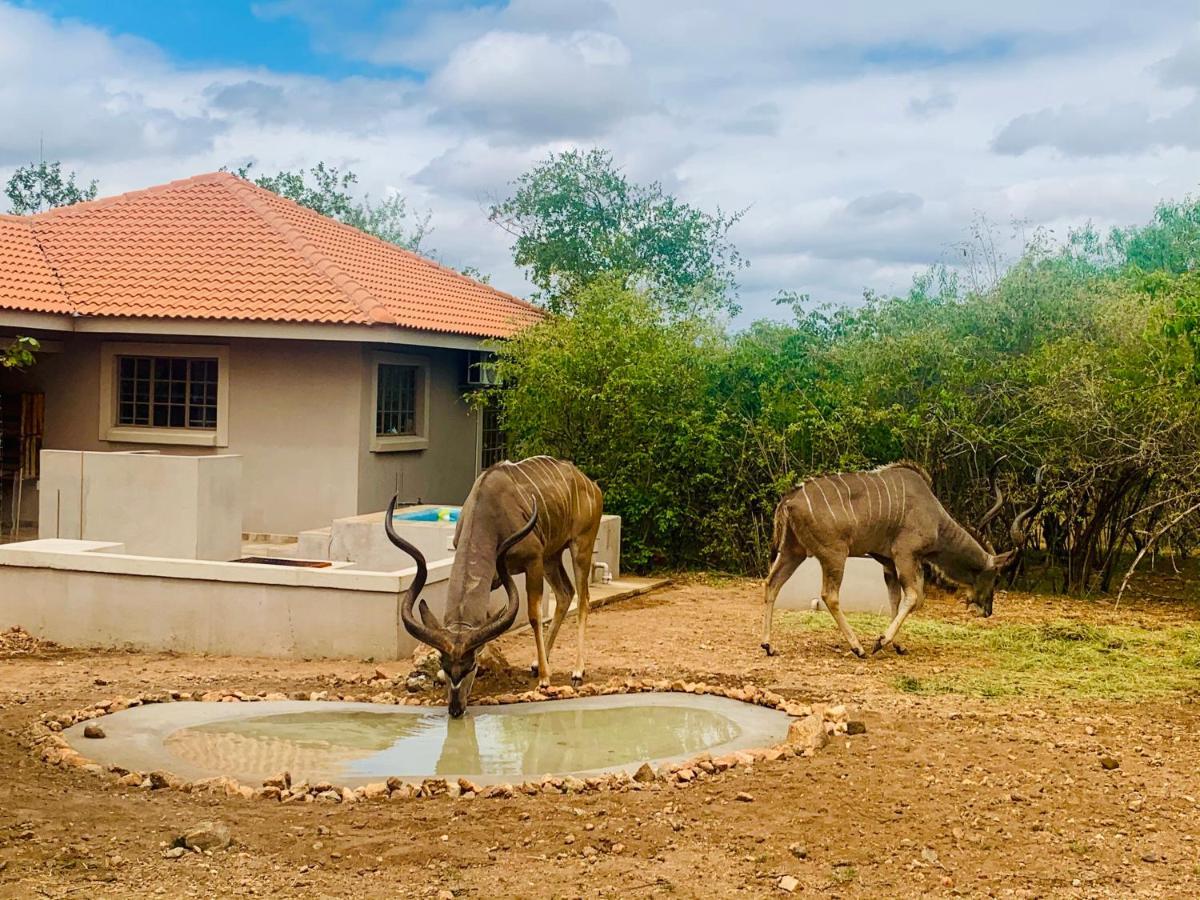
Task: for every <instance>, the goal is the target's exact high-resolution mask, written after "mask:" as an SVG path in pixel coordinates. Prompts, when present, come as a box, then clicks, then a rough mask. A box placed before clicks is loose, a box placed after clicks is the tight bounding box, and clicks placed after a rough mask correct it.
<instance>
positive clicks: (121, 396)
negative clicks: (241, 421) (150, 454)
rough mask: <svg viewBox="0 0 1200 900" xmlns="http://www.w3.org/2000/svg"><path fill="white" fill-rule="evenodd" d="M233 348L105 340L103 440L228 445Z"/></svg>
mask: <svg viewBox="0 0 1200 900" xmlns="http://www.w3.org/2000/svg"><path fill="white" fill-rule="evenodd" d="M228 364H229V350H228V348H226V347H215V346H209V345H202V344H115V343H114V344H103V345H102V346H101V351H100V366H101V371H100V440H102V441H113V442H117V443H142V444H187V445H191V446H201V447H225V446H228V444H229V440H228V433H229V429H228V421H227V411H228V406H229V403H228V384H227V381H228V375H227V373H228Z"/></svg>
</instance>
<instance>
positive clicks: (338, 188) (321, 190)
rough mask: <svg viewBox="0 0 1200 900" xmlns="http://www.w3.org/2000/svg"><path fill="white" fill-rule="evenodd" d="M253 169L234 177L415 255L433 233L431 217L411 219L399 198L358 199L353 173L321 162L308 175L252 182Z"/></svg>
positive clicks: (260, 178) (269, 177)
mask: <svg viewBox="0 0 1200 900" xmlns="http://www.w3.org/2000/svg"><path fill="white" fill-rule="evenodd" d="M252 168H253V164H252V163H251V164H247V165H244V166H242V167H240V168H238V169H237V170H235V172H234V174H235V175H237V176H238V177H239V178H245V179H247V180H253V181H254V183H255V184H256V185H258V186H259V187H261V188H266V189H267V190H268V191H272V192H273V193H276V194H279V196H281V197H286V198H287V199H289V200H292V201H294V202H295V203H299V204H300V205H301V206H307V207H308V208H309V209H311V210H313V211H314V212H318V213H320V214H321V215H323V216H329V218H331V219H337V220H338V221H339V222H344V223H345V224H347V225H350V226H352V227H354V228H357V229H359V230H360V231H365V232H366V233H367V234H371V235H374V236H375V237H377V238H379V239H380V240H382V241H387V242H388V243H389V244H396V245H397V246H400V247H404V248H405V249H406V250H412V251H414V252H416V251H418V250H420V247H421V241H422V240H424V239H425V237H427V236H428V234H429V232H430V227H429V218H430V214H429V213H428V212H426V213H425V214H424V215H423V216H412V215H411V214H410V212H409V209H408V201H407V200H405V199H404V197H402V196H400V195H399V194H393V195H392V196H390V197H387V198H385V199H384V200H381V201H379V202H374V201H372V200H371V198H370V196H369V195H368V196H364V197H363V198H362V199H361V200H359V199H357V198H356V197H355V196H354V194H353V193H352V191H351V188H352V187H353V186H354V185H355V184H357V183H358V176H357V175H355V174H354V173H353V172H350V171H346V172H342V171H341V170H339V169H338V168H337V167H336V166H327V165H325V163H323V162H319V163H317V164H316V165H315V166H313V167H312V168H311V169H309V170H308V171H305V170H303V169H298V170H296V171H294V172H292V171H283V172H276V173H275V174H274V175H260V176H258V177H257V178H254V179H251V178H250V170H251V169H252Z"/></svg>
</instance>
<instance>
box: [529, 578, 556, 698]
mask: <svg viewBox="0 0 1200 900" xmlns="http://www.w3.org/2000/svg"><path fill="white" fill-rule="evenodd" d="M525 592H526V595H527V597H528V601H527V602H528V607H529V627H530V628H531V629H532V630H533V642H534V644H535V645H537V662H536V663H535V665H536V667H537V668H536V671H535V674H536V675H537V679H538V687H549V686H550V661H549V659H548V657H547V655H546V642H545V640H544V639H543V637H542V563H541V561H540V560H537V561H535V562H533V563H531V564H530V565H529V568H527V569H526V570H525Z"/></svg>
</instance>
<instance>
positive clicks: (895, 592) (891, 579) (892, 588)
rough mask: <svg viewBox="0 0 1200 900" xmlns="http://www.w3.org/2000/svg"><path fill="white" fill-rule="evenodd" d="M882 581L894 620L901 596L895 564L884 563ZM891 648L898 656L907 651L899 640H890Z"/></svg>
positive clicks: (893, 619) (898, 611)
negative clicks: (885, 587) (885, 586)
mask: <svg viewBox="0 0 1200 900" xmlns="http://www.w3.org/2000/svg"><path fill="white" fill-rule="evenodd" d="M883 583H884V584H886V585H887V592H888V605H889V606H890V607H891V608H892V621H893V622H894V621H896V616H898V615H899V614H900V599H901V597H902V592H901V590H900V579H899V578H898V577H897V576H896V568H895V566H891V565H884V567H883ZM892 649H893V650H895V651H896V653H897V654H899V655H900V656H903V655H904V654H905V653H907V652H908V651H907V650H905V649H904V648H903V647H901V646H900V643H899V641H892Z"/></svg>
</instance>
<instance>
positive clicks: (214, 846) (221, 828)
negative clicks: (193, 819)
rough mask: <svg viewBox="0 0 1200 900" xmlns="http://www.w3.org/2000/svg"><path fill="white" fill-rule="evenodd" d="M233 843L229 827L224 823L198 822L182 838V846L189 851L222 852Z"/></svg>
mask: <svg viewBox="0 0 1200 900" xmlns="http://www.w3.org/2000/svg"><path fill="white" fill-rule="evenodd" d="M232 842H233V837H232V835H231V834H230V832H229V826H228V825H226V824H225V823H224V822H198V823H196V824H195V825H193V826H192V827H191V828H190V829H188V831H187V833H186V834H184V836H183V846H185V847H187V848H188V849H189V850H200V851H201V852H204V851H209V850H224V849H225V848H226V847H228V846H229V845H230V844H231V843H232Z"/></svg>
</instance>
